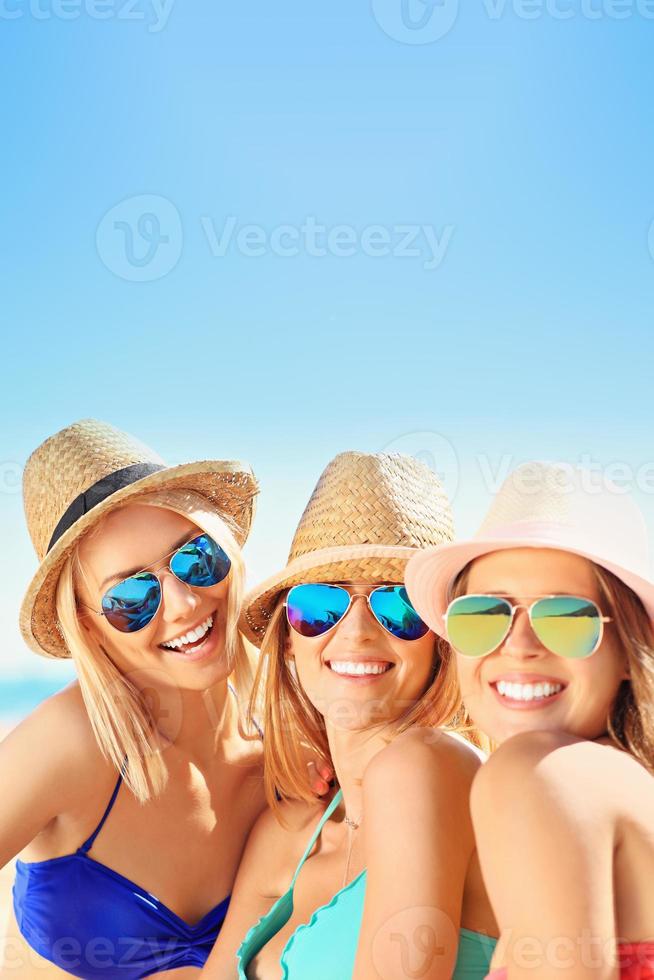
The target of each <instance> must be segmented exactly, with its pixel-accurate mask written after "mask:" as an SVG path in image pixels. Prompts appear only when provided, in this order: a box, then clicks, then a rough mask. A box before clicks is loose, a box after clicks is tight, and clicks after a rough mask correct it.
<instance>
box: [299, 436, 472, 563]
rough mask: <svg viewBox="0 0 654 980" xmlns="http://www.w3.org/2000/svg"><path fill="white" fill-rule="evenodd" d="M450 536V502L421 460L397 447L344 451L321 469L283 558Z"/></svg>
mask: <svg viewBox="0 0 654 980" xmlns="http://www.w3.org/2000/svg"><path fill="white" fill-rule="evenodd" d="M453 537H454V521H453V517H452V510H451V507H450V502H449V500H448V498H447V496H446V494H445V491H444V490H443V487H442V485H441V482H440V480H439V479H438V477H437V476H436V474H435V473H434V472H433V471H432V470H431V469H429V467H427V466H425V465H424V463H421V462H419V461H418V460H417V459H414V458H413V457H412V456H405V455H403V454H400V453H358V452H346V453H340V454H339V455H338V456H336V457H334V459H333V460H332V461H331V462H330V463H329V464H328V465H327V467H326V468H325V470H324V471H323V473H322V474H321V476H320V479H319V480H318V483H317V484H316V486H315V488H314V490H313V493H312V494H311V497H310V499H309V502H308V504H307V506H306V507H305V509H304V513H303V514H302V517H301V518H300V523H299V524H298V527H297V530H296V532H295V535H294V537H293V542H292V544H291V550H290V553H289V557H288V561H289V562H291V561H293V559H295V558H298V557H300V555H306V554H308V553H310V552H313V551H318V550H320V549H322V548H333V547H338V546H345V547H347V546H351V545H362V544H366V545H381V546H395V545H398V546H402V547H408V548H425V547H428V546H429V545H436V544H442V543H443V542H444V541H451V540H452V538H453Z"/></svg>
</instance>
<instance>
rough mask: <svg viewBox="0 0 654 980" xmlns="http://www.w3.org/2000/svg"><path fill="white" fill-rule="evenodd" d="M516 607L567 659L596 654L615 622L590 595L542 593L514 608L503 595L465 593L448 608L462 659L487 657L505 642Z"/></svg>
mask: <svg viewBox="0 0 654 980" xmlns="http://www.w3.org/2000/svg"><path fill="white" fill-rule="evenodd" d="M525 598H534V597H533V596H526V597H525ZM518 609H526V610H527V615H528V616H529V622H530V624H531V628H532V630H533V631H534V633H535V634H536V637H537V638H538V640H539V641H540V642H541V643H542V645H543V646H544V647H545V648H546V649H547V650H549V651H550V653H555V654H557V656H559V657H565V658H566V659H568V660H583V659H584V657H590V656H591V654H593V653H595V651H596V650H597V648H598V647H599V645H600V643H601V642H602V635H603V632H604V623H611V622H612V619H610V617H608V616H603V615H602V613H601V611H600V609H599V607H598V606H597V604H596V603H595V602H593V600H592V599H583V598H581V597H579V596H573V595H548V596H540V597H539V598H536V599H535V601H534V602H532V604H531V605H530V606H522V605H516V606H513V605H512V604H511V603H510V602H509V600H508V599H505V598H503V597H502V596H497V595H462V596H459V597H458V598H457V599H453V600H452V602H451V603H450V604H449V606H448V607H447V612H446V614H445V617H444V618H445V624H446V629H447V638H448V640H449V642H450V644H451V645H452V646H453V647H454V649H455V650H456V651H457V653H460V654H462V655H463V656H464V657H485V656H486V655H487V654H489V653H492V652H493V651H494V650H497V648H498V647H499V646H500V645H501V644H502V643H504V641H505V640H506V638H507V636H508V635H509V633H510V632H511V628H512V626H513V623H514V620H515V614H516V612H517V611H518Z"/></svg>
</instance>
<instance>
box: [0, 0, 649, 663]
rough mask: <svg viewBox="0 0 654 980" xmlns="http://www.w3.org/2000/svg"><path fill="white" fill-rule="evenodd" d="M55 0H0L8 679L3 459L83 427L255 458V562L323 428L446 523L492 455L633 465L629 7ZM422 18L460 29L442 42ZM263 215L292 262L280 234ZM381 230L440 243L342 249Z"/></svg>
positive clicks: (18, 565)
mask: <svg viewBox="0 0 654 980" xmlns="http://www.w3.org/2000/svg"><path fill="white" fill-rule="evenodd" d="M59 2H60V3H61V0H59ZM75 2H76V0H63V6H60V7H57V6H56V4H55V5H53V0H38V2H37V0H28V2H22V0H2V2H0V56H1V57H0V62H1V64H2V69H1V71H2V74H3V75H4V80H3V91H4V97H3V99H2V102H1V104H0V132H2V142H3V146H4V149H3V152H2V154H1V158H0V166H1V167H2V171H3V172H2V195H1V205H0V207H1V215H0V275H1V276H2V289H1V300H0V301H1V308H0V316H1V318H2V323H3V328H4V329H3V343H2V360H3V365H4V371H3V384H2V388H1V390H0V406H1V410H2V420H3V424H2V448H1V451H0V464H1V465H2V470H1V472H0V483H1V488H0V490H1V492H0V535H1V540H2V542H3V549H2V551H3V560H2V562H0V615H1V617H2V623H3V631H4V644H3V650H2V654H1V657H0V670H1V671H4V672H6V673H15V672H16V671H23V670H38V671H40V672H45V671H53V670H57V669H60V668H57V667H56V666H55V665H51V664H49V663H48V662H45V661H41V660H39V658H37V657H35V656H34V655H32V654H29V653H28V652H26V651H25V650H24V648H23V647H22V644H21V641H20V639H19V636H18V632H17V628H16V625H15V623H16V618H17V608H18V604H19V601H20V597H21V595H22V592H23V589H24V587H25V586H26V584H27V581H28V580H29V577H30V575H31V573H32V571H33V569H34V567H35V562H34V556H33V554H32V551H31V546H30V544H29V541H28V538H27V535H26V532H25V529H24V524H23V517H22V508H21V501H20V494H19V492H18V490H19V488H18V486H17V480H18V478H19V476H20V469H21V468H22V466H23V464H24V462H25V459H26V458H27V456H28V454H29V452H30V451H31V450H32V449H33V448H34V447H35V446H36V445H37V444H38V443H39V442H40V441H41V440H42V439H43V438H45V437H46V436H48V435H50V434H51V433H52V432H54V431H56V430H57V429H58V428H60V427H62V426H64V425H67V424H68V423H70V422H71V421H73V420H74V419H76V418H80V417H84V416H96V417H99V418H104V419H107V420H109V421H112V422H113V423H115V424H116V425H118V426H120V427H122V428H126V429H128V430H130V431H133V432H134V433H136V434H137V435H139V436H140V437H141V438H143V439H144V440H145V441H147V442H149V443H150V444H152V445H153V446H155V448H157V449H158V450H159V451H160V452H162V454H164V455H165V456H166V457H167V458H168V459H170V461H171V462H177V461H180V460H182V459H188V458H198V457H211V456H219V457H241V458H244V459H247V460H249V461H250V462H251V463H252V465H253V466H254V468H255V470H256V472H257V474H258V475H259V477H260V480H261V484H262V495H261V500H260V506H259V513H258V519H257V524H256V528H255V531H254V533H253V535H252V538H251V542H250V544H249V545H248V550H247V552H246V557H247V558H248V563H249V566H250V580H251V581H254V580H255V579H256V578H258V577H260V576H262V575H265V574H268V573H270V572H271V571H273V570H274V569H275V568H276V567H277V566H278V565H279V564H280V562H282V561H283V559H284V558H285V555H286V551H287V548H288V544H289V541H290V537H291V534H292V530H293V527H294V525H295V523H296V522H297V519H298V517H299V515H300V513H301V510H302V507H303V506H304V503H305V502H306V498H307V497H308V494H309V492H310V490H311V488H312V486H313V484H314V483H315V480H316V478H317V477H318V475H319V473H320V470H321V469H322V467H323V466H324V465H325V463H326V462H327V461H328V459H329V458H330V457H331V456H333V455H334V454H335V453H337V452H339V451H341V450H344V449H349V448H357V449H362V450H366V451H375V450H379V449H383V448H385V447H390V448H394V449H404V450H406V451H409V452H415V453H420V454H422V456H423V458H426V459H429V460H432V461H433V462H434V465H436V467H437V468H440V469H441V470H443V471H444V473H445V478H446V483H448V487H449V489H450V490H451V492H452V494H453V496H454V507H455V513H456V516H457V520H458V527H459V531H460V532H461V533H466V532H469V531H471V530H473V528H474V526H475V525H476V523H478V521H479V519H480V517H481V515H482V513H483V510H484V508H485V507H486V505H487V502H488V498H489V492H490V489H492V488H491V487H490V486H489V480H488V476H486V477H484V473H486V474H488V473H489V472H490V473H496V472H497V471H498V470H501V468H502V466H506V465H507V464H508V463H512V464H517V463H519V462H521V461H523V460H524V459H528V458H533V457H541V458H563V459H568V460H570V461H576V460H578V459H580V458H581V457H582V456H586V457H587V458H589V459H592V460H594V461H597V462H598V463H601V464H603V465H605V466H606V465H608V464H614V463H616V462H621V463H624V464H626V466H628V467H629V468H630V472H631V474H632V475H633V481H634V482H635V480H636V475H637V472H638V470H639V468H640V467H643V466H645V465H647V464H650V466H651V464H652V461H653V460H654V440H653V438H652V381H651V378H652V364H653V357H652V355H653V353H654V339H653V330H652V327H653V316H652V312H653V309H654V261H653V260H652V255H651V253H650V248H649V242H648V236H649V234H650V226H651V223H652V220H653V219H654V184H653V182H652V174H653V173H654V128H653V126H652V114H651V112H652V110H651V95H652V91H654V61H653V60H652V56H651V52H652V44H653V40H654V20H651V19H647V18H646V17H645V16H644V15H643V12H642V10H641V11H640V12H639V10H638V8H637V6H636V3H635V0H634V4H632V5H631V6H629V0H625V2H624V3H623V6H622V7H621V8H620V9H621V10H622V11H623V12H624V11H626V12H627V16H626V17H624V19H616V17H615V12H614V10H613V8H611V7H610V5H609V0H593V3H592V9H593V10H594V11H595V14H596V15H597V13H598V12H599V15H598V16H594V17H593V18H592V19H591V17H590V16H589V15H588V10H589V4H590V2H591V0H584V2H585V6H584V9H583V10H582V6H581V0H578V2H575V0H570V2H569V3H568V2H564V0H558V2H559V8H557V9H561V10H567V9H570V10H571V11H572V14H573V16H571V17H570V18H569V19H566V20H562V19H558V18H557V17H556V16H554V15H553V14H552V12H551V10H552V9H553V8H552V2H553V0H548V2H549V9H550V12H548V11H547V10H543V11H541V15H540V16H538V17H536V18H535V19H526V18H525V16H524V11H523V12H522V13H521V11H520V8H518V7H517V6H516V3H517V0H507V2H506V5H505V7H504V8H503V9H504V12H503V13H502V15H501V16H498V11H499V9H501V5H500V8H498V7H497V6H496V7H495V15H494V16H491V15H490V14H489V10H490V11H492V10H493V3H491V0H487V2H486V6H485V5H484V3H483V2H482V0H468V2H466V4H465V5H462V6H461V9H460V10H458V16H456V18H455V19H454V15H455V14H456V13H457V8H456V6H453V3H454V0H445V6H444V7H442V8H441V7H436V8H434V9H433V10H432V11H431V12H430V9H429V8H427V7H425V6H424V4H423V0H411V3H410V4H409V16H411V17H414V19H415V21H414V27H413V28H411V27H410V26H407V23H408V22H407V21H406V18H405V21H404V22H403V21H402V19H401V13H402V11H401V2H402V0H374V4H373V5H372V6H371V5H370V3H365V2H364V3H362V4H353V3H352V2H351V0H350V2H345V0H332V2H331V3H329V4H322V5H316V4H308V3H300V2H291V0H289V2H281V3H277V4H270V3H262V2H258V3H239V4H236V3H230V4H227V3H218V2H199V3H194V4H189V3H182V2H181V0H174V2H173V4H172V6H169V7H167V8H166V11H165V13H164V14H161V13H159V14H157V11H156V8H155V7H152V6H151V5H148V4H147V3H146V0H138V4H137V5H136V6H134V7H130V8H128V7H127V5H126V2H125V0H105V6H104V7H103V8H101V9H102V10H103V11H104V13H105V14H107V15H108V16H107V17H106V19H99V18H98V16H97V11H96V14H94V10H93V8H92V7H90V0H84V3H82V0H79V3H78V5H77V6H75ZM167 2H168V3H169V2H170V0H167ZM530 9H532V10H533V9H536V8H530ZM612 11H613V12H612ZM62 13H64V14H66V15H67V17H68V18H69V19H64V17H62ZM405 14H406V11H405ZM422 15H425V20H426V26H425V27H424V28H423V29H422V30H421V29H420V28H416V27H415V23H417V22H418V20H419V18H420V17H421V16H422ZM436 17H441V18H446V17H450V18H451V19H454V22H453V23H452V25H451V29H450V30H449V31H447V32H446V33H444V36H442V37H440V38H438V37H437V38H436V39H432V37H431V35H430V32H431V34H437V33H438V30H440V28H439V25H438V22H437V21H436V20H435V19H434V18H436ZM128 18H129V19H128ZM164 18H165V20H164ZM444 24H445V21H443V25H444ZM159 28H160V29H159ZM437 28H438V29H437ZM443 30H444V28H443ZM144 196H147V198H148V199H146V200H143V198H144ZM121 202H126V204H123V205H121V207H119V208H118V209H117V210H116V211H113V210H112V209H114V208H115V206H116V205H120V203H121ZM110 212H111V213H110ZM139 219H141V223H140V224H139ZM228 219H231V222H232V224H233V225H234V226H235V229H236V231H235V235H234V237H233V238H232V239H231V240H230V242H229V245H228V246H227V247H226V249H224V250H223V251H224V254H222V255H219V254H215V251H216V249H215V241H214V242H213V245H214V248H213V250H212V242H211V231H213V233H214V235H215V237H217V238H220V236H221V233H222V231H223V229H224V227H225V225H226V222H227V221H228ZM307 220H309V221H315V222H316V223H318V224H322V225H325V226H326V227H327V228H334V227H335V226H338V225H345V226H347V227H348V229H349V231H347V234H348V235H350V236H354V237H355V238H356V241H357V244H355V246H354V251H355V254H354V255H351V256H348V257H346V256H344V255H339V254H336V252H337V251H338V247H336V248H332V249H331V254H329V250H328V254H327V255H315V254H307V245H306V242H305V243H304V244H303V243H302V240H301V235H302V232H301V228H302V226H303V225H305V224H306V222H307ZM245 225H255V226H257V228H258V229H259V231H257V233H256V234H257V235H259V236H265V238H266V241H267V244H265V245H264V246H263V247H262V249H261V250H262V251H263V253H264V254H262V255H252V254H249V252H251V251H252V250H253V249H252V248H251V247H248V246H247V245H246V246H243V245H241V246H239V245H238V242H237V241H236V240H235V238H236V234H237V233H238V231H239V230H240V229H242V227H243V226H245ZM282 225H288V226H291V229H294V230H295V231H294V232H293V233H294V234H295V235H296V237H297V239H298V240H299V242H300V244H299V245H298V247H297V249H296V251H297V253H298V254H295V255H281V254H278V252H279V249H276V248H275V247H274V246H272V245H271V244H270V237H269V236H270V235H271V234H273V233H274V232H275V229H279V228H280V226H282ZM402 225H410V226H417V227H418V228H419V227H421V226H428V227H429V228H431V229H433V233H434V234H435V235H436V237H437V238H440V240H441V241H442V242H444V243H445V244H446V248H445V250H444V253H443V255H442V256H441V259H442V261H440V263H439V264H438V265H437V267H436V268H425V264H426V262H427V263H428V260H429V258H430V255H429V253H428V249H427V246H426V244H425V239H424V237H423V236H422V233H420V236H417V239H416V243H414V247H417V248H418V251H419V253H420V254H418V255H414V256H406V255H405V256H402V255H400V254H387V255H375V254H371V253H372V251H373V250H374V246H369V245H364V244H363V243H362V242H363V240H364V239H365V236H366V235H367V234H372V235H373V236H374V235H375V234H379V230H377V232H375V231H374V229H373V230H372V231H371V226H381V228H382V234H387V235H388V236H389V239H390V241H391V245H390V246H389V248H391V250H392V249H393V248H396V247H397V244H398V234H399V233H397V232H396V228H397V226H402ZM207 229H209V232H208V231H207ZM362 236H363V239H362ZM418 239H419V240H418ZM652 239H653V240H654V234H653V235H652ZM285 242H286V244H288V242H289V239H288V238H287V239H286V240H285ZM309 250H310V251H311V249H310V247H309ZM377 251H380V248H379V246H378V247H377ZM387 251H388V248H387ZM151 254H152V255H154V256H155V257H154V258H150V256H151ZM139 280H145V281H139ZM457 477H458V479H457ZM641 483H642V479H641ZM652 483H654V480H653V479H652V475H651V473H650V485H651V484H652ZM652 490H654V487H652V486H650V491H649V492H646V490H644V489H640V490H639V491H638V492H637V495H638V498H639V500H640V502H641V504H642V506H643V507H644V509H645V510H646V515H647V517H648V521H649V524H650V528H652V527H654V496H653V494H652Z"/></svg>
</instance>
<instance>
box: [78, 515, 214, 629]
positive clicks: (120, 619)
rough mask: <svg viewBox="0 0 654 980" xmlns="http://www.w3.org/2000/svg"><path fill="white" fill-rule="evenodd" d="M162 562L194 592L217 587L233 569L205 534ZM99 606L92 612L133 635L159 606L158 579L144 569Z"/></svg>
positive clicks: (115, 588) (108, 593) (114, 588)
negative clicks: (194, 590)
mask: <svg viewBox="0 0 654 980" xmlns="http://www.w3.org/2000/svg"><path fill="white" fill-rule="evenodd" d="M164 558H169V561H168V568H169V569H170V571H171V572H172V573H173V575H174V576H175V578H176V579H179V581H180V582H183V583H184V585H190V586H192V587H193V588H194V589H198V588H199V589H206V588H209V587H210V586H212V585H218V584H219V582H222V581H223V579H225V578H227V576H228V574H229V570H230V568H231V566H232V563H231V561H230V559H229V556H228V555H227V554H226V553H225V552H224V551H223V549H222V548H221V547H220V545H219V544H217V543H216V542H215V541H214V540H213V538H211V537H210V536H209V535H208V534H198V535H197V537H195V538H193V539H192V540H191V541H187V542H186V544H183V545H181V547H179V548H177V549H176V550H175V551H173V552H171V554H170V556H168V555H164ZM161 560H163V559H161ZM101 604H102V609H101V610H96V609H92V610H91V611H92V612H95V613H97V615H99V616H104V617H105V619H106V620H107V622H109V623H111V625H112V626H113V627H114V629H117V630H119V631H120V632H121V633H136V632H137V631H138V630H142V629H143V628H144V627H145V626H147V625H148V624H149V623H151V622H152V620H153V619H154V617H155V615H156V613H157V610H158V609H159V606H160V605H161V582H160V580H159V576H158V575H157V574H155V572H151V571H147V570H145V569H144V570H142V571H140V572H136V573H135V574H134V575H130V576H129V577H128V578H126V579H123V581H122V582H118V584H117V585H112V587H111V588H110V589H108V590H107V591H106V592H105V594H104V595H103V596H102V603H101ZM87 608H88V607H87Z"/></svg>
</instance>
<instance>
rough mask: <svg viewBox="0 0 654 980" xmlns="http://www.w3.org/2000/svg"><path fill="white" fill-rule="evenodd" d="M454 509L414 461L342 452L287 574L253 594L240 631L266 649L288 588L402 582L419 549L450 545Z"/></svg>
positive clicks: (311, 506) (327, 473)
mask: <svg viewBox="0 0 654 980" xmlns="http://www.w3.org/2000/svg"><path fill="white" fill-rule="evenodd" d="M453 537H454V524H453V519H452V512H451V509H450V503H449V501H448V499H447V497H446V495H445V491H444V490H443V487H442V486H441V484H440V481H439V479H438V477H437V476H436V475H435V474H434V473H433V472H432V470H430V469H429V468H428V467H427V466H425V465H424V464H423V463H420V462H418V460H416V459H414V458H413V457H412V456H403V455H400V454H399V453H394V454H392V455H389V454H386V453H374V454H367V453H355V452H349V453H341V454H340V455H338V456H336V457H335V458H334V459H333V460H332V461H331V463H329V465H328V466H327V468H326V469H325V470H324V472H323V474H322V476H321V477H320V479H319V480H318V483H317V484H316V487H315V489H314V491H313V493H312V494H311V498H310V500H309V503H308V504H307V506H306V508H305V511H304V513H303V514H302V517H301V519H300V523H299V525H298V528H297V530H296V532H295V536H294V538H293V543H292V544H291V551H290V554H289V556H288V563H287V565H286V568H284V569H283V570H282V571H281V572H278V573H277V574H275V575H272V576H271V577H270V578H268V579H266V581H265V582H263V583H262V584H261V585H259V586H258V587H257V588H256V589H254V590H252V591H251V592H250V593H249V595H247V596H246V598H245V602H244V605H243V613H242V616H241V623H240V628H241V629H242V630H243V632H244V633H245V635H246V636H248V637H249V639H251V640H252V641H253V642H255V643H260V642H261V639H262V637H263V635H264V633H265V631H266V626H267V625H268V622H269V620H270V617H271V615H272V612H273V609H274V607H275V604H276V601H277V598H278V596H279V594H280V592H282V590H284V589H287V588H290V586H292V585H297V584H298V583H300V582H339V581H347V580H350V579H362V580H364V581H370V582H401V581H402V579H403V575H404V568H405V566H406V563H407V561H408V560H409V558H410V557H411V556H412V555H413V554H415V552H416V550H417V549H418V548H426V547H428V546H429V545H437V544H441V543H442V542H444V541H451V540H452V538H453Z"/></svg>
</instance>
